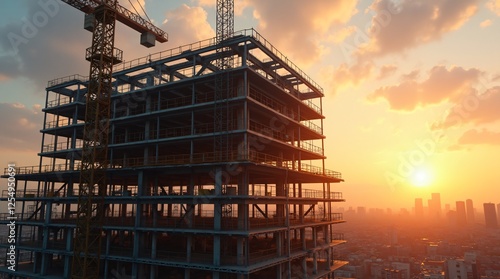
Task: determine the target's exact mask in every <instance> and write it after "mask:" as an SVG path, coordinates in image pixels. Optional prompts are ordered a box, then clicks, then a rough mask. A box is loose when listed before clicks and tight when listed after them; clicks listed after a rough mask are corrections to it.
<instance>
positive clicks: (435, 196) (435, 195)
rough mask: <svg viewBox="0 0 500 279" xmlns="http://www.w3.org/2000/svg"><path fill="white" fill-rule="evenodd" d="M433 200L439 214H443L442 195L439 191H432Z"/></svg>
mask: <svg viewBox="0 0 500 279" xmlns="http://www.w3.org/2000/svg"><path fill="white" fill-rule="evenodd" d="M432 200H433V201H434V206H435V209H436V213H437V215H438V216H440V215H441V195H440V194H439V193H432Z"/></svg>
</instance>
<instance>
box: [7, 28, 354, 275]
mask: <svg viewBox="0 0 500 279" xmlns="http://www.w3.org/2000/svg"><path fill="white" fill-rule="evenodd" d="M223 45H224V49H225V50H226V51H225V52H222V54H221V52H220V51H217V49H218V48H221V45H220V44H216V41H215V39H209V40H205V41H200V42H197V43H194V44H190V45H185V46H181V47H178V48H174V49H170V50H167V51H163V52H159V53H156V54H152V55H150V56H147V57H143V58H140V59H136V60H133V61H128V62H123V63H121V64H118V65H116V66H115V69H114V74H113V77H114V86H113V89H114V93H113V95H112V97H111V99H112V113H111V114H112V115H111V117H110V134H111V138H110V141H109V155H108V157H109V167H108V169H107V183H108V184H109V186H108V190H107V196H106V197H105V198H104V203H105V206H106V219H105V224H104V227H103V234H102V241H101V243H102V247H101V255H100V257H101V269H102V270H101V271H100V272H101V274H102V278H117V276H118V275H126V276H130V277H124V278H175V279H177V278H214V279H215V278H238V279H239V278H333V272H334V270H336V269H337V268H339V267H341V266H343V265H345V264H346V262H343V261H339V260H336V259H335V255H336V246H337V245H339V244H342V243H344V242H345V241H344V237H343V235H342V234H339V233H336V229H335V225H336V224H338V223H342V222H344V220H343V217H342V214H340V213H335V212H332V203H334V202H343V201H344V199H343V197H342V193H340V192H335V191H334V185H336V183H339V182H342V181H343V179H342V176H341V174H340V173H339V172H335V171H330V170H327V169H325V168H324V165H325V159H326V157H325V155H324V154H325V153H324V138H325V136H324V135H323V121H324V116H323V114H322V111H323V107H322V98H323V97H324V94H323V90H322V88H321V87H320V86H319V85H317V84H316V83H315V82H314V81H313V80H312V79H311V78H309V76H307V75H306V74H305V73H304V72H303V71H301V70H300V69H299V68H298V67H297V66H296V65H295V64H293V63H292V62H291V61H289V60H288V59H287V58H286V56H284V55H283V54H282V53H281V52H279V51H278V50H277V49H276V48H275V47H274V46H273V45H271V44H270V43H269V42H268V41H267V40H266V39H264V38H263V37H262V36H261V35H260V34H259V33H257V32H256V31H255V30H253V29H248V30H243V31H239V32H237V33H236V34H235V35H234V36H233V37H232V38H230V39H228V40H226V41H224V42H223ZM220 55H224V57H225V59H230V60H231V65H232V66H231V68H230V69H227V70H224V71H223V72H224V73H221V71H220V70H219V68H217V66H216V65H217V63H216V59H220ZM220 74H224V75H225V77H226V78H225V80H226V82H227V92H225V93H226V95H225V97H224V99H223V100H220V99H217V97H216V93H215V91H216V87H217V85H216V82H217V75H220ZM87 84H88V80H87V78H86V77H83V76H79V75H73V76H69V77H64V78H60V79H56V80H53V81H50V82H49V83H48V87H47V89H46V90H47V94H46V103H45V108H44V109H43V112H44V126H43V128H42V130H41V132H42V144H41V149H40V153H39V156H40V164H39V165H38V166H32V167H19V166H16V168H15V170H16V176H15V178H16V201H17V203H16V213H15V216H16V217H17V219H16V249H17V250H16V251H17V254H16V257H17V259H16V263H17V269H16V271H12V270H9V269H8V268H7V265H5V266H2V267H0V272H1V273H5V274H9V275H12V276H14V277H15V278H17V277H19V278H69V277H70V274H71V262H72V260H71V259H72V256H73V237H74V235H73V234H74V230H75V224H76V220H75V218H76V214H75V213H76V209H77V203H78V185H79V168H80V161H79V160H80V158H81V150H82V144H83V126H84V119H85V98H86V93H87ZM221 111H222V112H223V114H224V115H225V116H224V119H225V120H224V123H223V127H222V129H221V127H217V121H219V120H220V119H219V120H218V119H217V117H218V116H217V115H219V116H220V115H221V114H220V113H221ZM221 143H223V144H224V145H223V146H222V151H221ZM2 177H3V178H7V177H8V170H7V169H6V170H5V172H4V175H3V176H2ZM8 194H9V193H8V192H7V191H3V192H2V196H1V199H0V200H2V201H6V200H7V198H8ZM9 216H10V215H9V214H4V216H1V217H2V218H0V219H1V223H2V224H6V223H8V222H9V221H8V217H9ZM0 243H1V244H0V248H1V249H2V250H3V251H5V252H2V256H6V253H7V250H8V248H9V243H7V241H6V239H5V238H4V239H0Z"/></svg>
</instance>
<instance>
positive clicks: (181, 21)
mask: <svg viewBox="0 0 500 279" xmlns="http://www.w3.org/2000/svg"><path fill="white" fill-rule="evenodd" d="M166 18H167V20H166V21H164V24H163V26H162V28H163V29H164V30H168V31H169V37H170V38H171V39H172V40H174V41H175V45H176V46H180V45H184V44H189V43H194V42H197V41H200V40H204V39H208V38H211V37H214V36H215V31H214V30H213V29H212V27H211V26H210V24H209V23H208V20H207V12H206V11H205V10H204V9H203V8H201V7H190V6H188V5H185V4H183V5H181V6H179V7H178V8H176V9H175V10H172V11H169V12H167V14H166Z"/></svg>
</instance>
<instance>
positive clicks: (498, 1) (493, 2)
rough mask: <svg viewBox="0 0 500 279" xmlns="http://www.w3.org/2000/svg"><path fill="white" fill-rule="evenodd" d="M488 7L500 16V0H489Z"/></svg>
mask: <svg viewBox="0 0 500 279" xmlns="http://www.w3.org/2000/svg"><path fill="white" fill-rule="evenodd" d="M486 7H488V9H490V10H491V11H492V12H494V13H496V14H497V15H498V16H500V0H489V1H488V3H486Z"/></svg>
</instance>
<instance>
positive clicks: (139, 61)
mask: <svg viewBox="0 0 500 279" xmlns="http://www.w3.org/2000/svg"><path fill="white" fill-rule="evenodd" d="M235 36H249V37H252V38H253V39H255V40H257V41H258V42H259V43H261V44H262V45H263V46H265V47H266V48H267V49H269V50H270V51H271V52H272V53H273V54H274V55H276V57H277V58H279V59H280V60H281V61H282V62H283V63H285V64H286V65H287V66H288V67H290V68H291V69H292V70H294V71H295V72H297V74H299V75H300V76H302V78H303V79H304V80H305V81H307V82H308V83H309V84H311V85H312V86H314V87H315V88H317V89H318V90H319V91H320V92H322V93H323V88H322V87H321V86H319V84H317V83H316V82H315V81H314V80H313V79H312V78H311V77H309V76H308V75H307V74H306V73H305V72H304V71H302V70H301V69H300V68H299V67H298V66H297V65H296V64H295V63H293V62H292V61H290V59H288V57H287V56H286V55H284V54H283V53H282V52H281V51H279V50H278V49H277V48H276V47H274V45H272V44H271V43H270V42H269V41H268V40H267V39H266V38H264V37H263V36H262V35H261V34H260V33H259V32H257V31H256V30H255V29H253V28H251V29H243V30H240V31H236V32H234V33H233V37H235ZM230 39H231V38H230ZM216 44H217V40H216V38H215V37H214V38H210V39H206V40H202V41H198V42H196V43H192V44H187V45H182V46H179V47H175V48H171V49H168V50H164V51H160V52H157V53H153V54H150V55H148V56H145V57H139V58H136V59H133V60H130V61H124V62H122V63H120V64H117V65H115V66H114V69H113V71H114V72H117V71H124V70H128V69H131V68H133V67H136V66H141V65H144V64H147V63H150V62H153V61H158V60H162V59H166V58H170V57H173V56H176V55H179V54H182V53H183V52H186V51H193V50H199V49H201V48H204V47H210V46H214V45H216ZM72 80H79V81H82V82H85V81H88V77H86V76H81V75H70V76H66V77H62V78H57V79H53V80H51V81H49V82H48V83H47V87H52V86H55V85H58V84H62V83H64V82H68V81H72Z"/></svg>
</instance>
